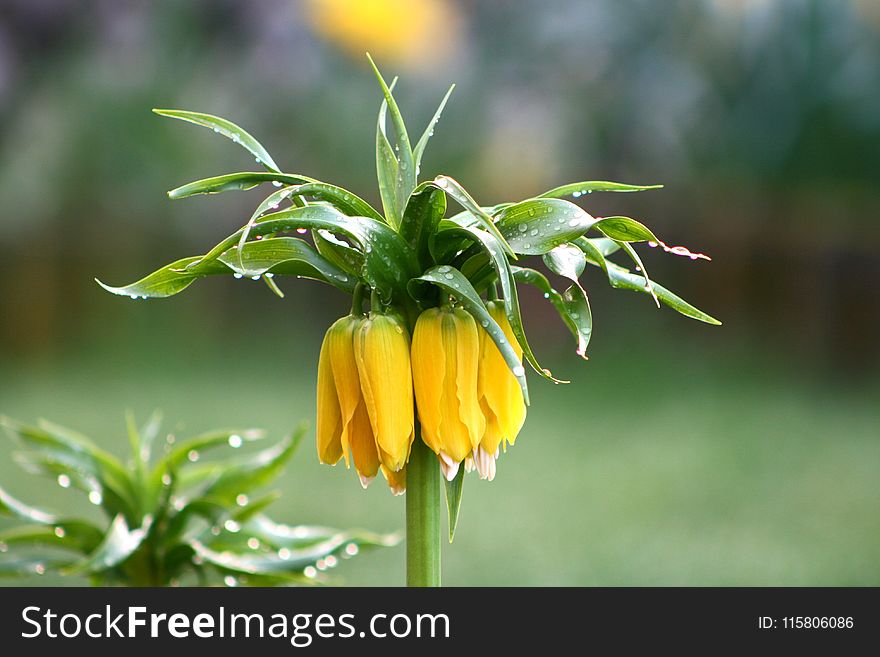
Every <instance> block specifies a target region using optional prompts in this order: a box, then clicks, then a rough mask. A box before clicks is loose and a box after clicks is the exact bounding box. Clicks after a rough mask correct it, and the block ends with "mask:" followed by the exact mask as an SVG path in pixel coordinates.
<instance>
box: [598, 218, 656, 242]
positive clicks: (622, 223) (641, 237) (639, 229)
mask: <svg viewBox="0 0 880 657" xmlns="http://www.w3.org/2000/svg"><path fill="white" fill-rule="evenodd" d="M593 227H594V228H597V229H598V230H600V231H601V232H602V233H604V234H605V236H606V237H610V238H611V239H613V240H616V241H618V242H648V241H653V242H656V241H657V237H656V236H655V235H654V233H652V232H651V231H650V230H649V229H648V227H647V226H645V225H643V224H641V223H639V222H638V221H636V220H635V219H630V218H629V217H604V218H603V219H598V220H596V223H595V224H594V225H593Z"/></svg>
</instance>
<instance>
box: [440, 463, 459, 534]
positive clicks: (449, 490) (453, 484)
mask: <svg viewBox="0 0 880 657" xmlns="http://www.w3.org/2000/svg"><path fill="white" fill-rule="evenodd" d="M443 481H444V483H445V485H446V510H447V512H448V514H449V542H450V543H452V539H453V538H455V528H456V527H457V526H458V514H459V512H460V511H461V493H462V486H463V485H464V468H459V469H458V474H456V475H455V478H454V479H453V480H452V481H447V480H446V478H445V477H444V479H443Z"/></svg>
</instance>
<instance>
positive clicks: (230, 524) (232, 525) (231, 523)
mask: <svg viewBox="0 0 880 657" xmlns="http://www.w3.org/2000/svg"><path fill="white" fill-rule="evenodd" d="M223 528H224V529H225V530H226V531H228V532H229V533H230V534H235V533H236V532H238V531H239V530H240V529H241V525H239V524H238V523H237V522H235V520H232V519H229V520H227V521H226V522H224V523H223Z"/></svg>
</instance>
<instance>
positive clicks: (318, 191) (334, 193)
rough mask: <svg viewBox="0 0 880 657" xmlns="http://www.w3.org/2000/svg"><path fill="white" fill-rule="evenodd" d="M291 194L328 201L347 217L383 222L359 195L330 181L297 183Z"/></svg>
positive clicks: (380, 216)
mask: <svg viewBox="0 0 880 657" xmlns="http://www.w3.org/2000/svg"><path fill="white" fill-rule="evenodd" d="M291 196H309V197H312V198H316V199H318V200H321V201H326V202H327V203H330V204H331V205H332V206H333V207H335V208H336V209H337V210H339V211H340V212H341V213H342V214H347V215H348V216H349V217H369V218H370V219H375V220H376V221H381V222H383V223H384V222H385V219H384V217H382V215H381V214H379V212H377V211H376V210H375V208H373V206H372V205H370V204H369V203H367V202H366V201H365V200H364V199H362V198H361V197H360V196H358V195H357V194H354V193H352V192H350V191H348V190H347V189H343V188H342V187H337V186H336V185H331V184H330V183H324V182H313V183H305V184H303V185H298V186H296V187H293V188H292V193H291Z"/></svg>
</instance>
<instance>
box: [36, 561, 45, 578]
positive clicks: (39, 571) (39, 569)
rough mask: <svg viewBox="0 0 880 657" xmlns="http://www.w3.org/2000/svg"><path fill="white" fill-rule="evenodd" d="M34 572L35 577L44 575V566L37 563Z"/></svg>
mask: <svg viewBox="0 0 880 657" xmlns="http://www.w3.org/2000/svg"><path fill="white" fill-rule="evenodd" d="M34 572H35V573H37V575H44V574H45V573H46V566H44V565H43V564H41V563H38V564H37V565H36V566H34Z"/></svg>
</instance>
